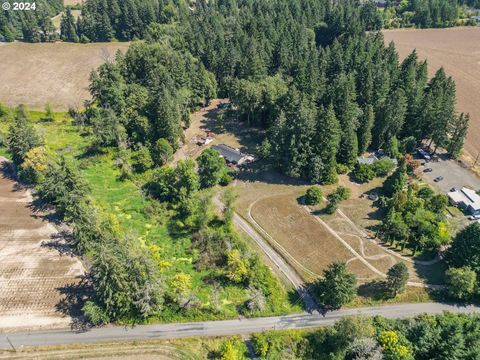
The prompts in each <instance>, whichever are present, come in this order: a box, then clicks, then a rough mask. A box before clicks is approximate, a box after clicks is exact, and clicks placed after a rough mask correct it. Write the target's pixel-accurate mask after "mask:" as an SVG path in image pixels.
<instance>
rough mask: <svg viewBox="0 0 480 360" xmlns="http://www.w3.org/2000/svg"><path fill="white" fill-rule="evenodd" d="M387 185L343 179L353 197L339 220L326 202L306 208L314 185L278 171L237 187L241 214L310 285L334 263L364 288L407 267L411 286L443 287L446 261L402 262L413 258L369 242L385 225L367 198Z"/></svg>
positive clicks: (246, 177) (243, 177) (244, 179)
mask: <svg viewBox="0 0 480 360" xmlns="http://www.w3.org/2000/svg"><path fill="white" fill-rule="evenodd" d="M252 170H253V169H252ZM252 173H253V174H252ZM383 181H384V179H381V178H377V179H375V180H373V181H372V182H370V183H368V184H362V185H359V184H355V183H352V182H350V181H349V179H348V176H345V175H342V176H340V182H339V183H340V184H341V185H344V186H347V187H349V188H350V189H351V191H352V194H351V197H350V199H349V200H347V201H344V202H342V203H341V205H340V211H341V213H340V212H337V213H335V214H333V215H327V214H325V212H324V211H323V208H324V207H325V205H326V204H325V203H323V204H321V205H319V206H316V207H314V208H311V209H309V208H307V207H305V206H302V204H301V197H302V196H303V195H304V194H305V191H306V189H307V188H308V187H309V186H308V185H305V184H302V183H301V182H299V181H290V182H289V181H288V179H287V178H285V177H284V176H282V175H280V174H278V173H277V172H275V171H271V170H265V171H261V170H260V169H257V171H254V170H253V171H251V172H248V171H247V174H243V173H240V174H239V176H238V179H237V181H236V183H235V184H234V186H235V188H236V189H237V192H238V194H239V199H238V202H237V210H238V212H239V213H240V215H241V216H243V217H244V218H245V219H247V220H248V221H249V222H250V223H251V224H252V225H253V226H255V228H256V229H257V230H258V231H259V232H260V233H261V235H262V236H264V238H265V239H266V240H267V241H268V242H269V243H270V245H271V246H273V247H274V248H275V249H276V250H277V251H278V252H279V253H280V254H282V256H283V257H284V258H285V259H286V260H287V261H288V263H289V264H290V265H291V266H292V267H293V268H294V269H295V270H296V271H297V272H298V273H299V274H300V275H301V276H302V277H303V278H304V280H305V281H312V280H314V279H315V278H317V277H318V276H321V274H322V272H323V270H324V269H325V268H326V267H327V266H328V265H329V264H330V263H332V262H333V261H344V262H346V263H347V266H348V268H349V269H350V270H351V271H352V272H354V273H355V274H356V275H357V278H358V280H359V282H360V283H364V282H368V281H371V280H374V279H379V278H381V277H382V274H386V273H387V271H388V269H389V268H390V267H391V266H392V265H394V264H396V263H398V262H404V263H405V264H406V265H407V267H408V268H409V272H410V281H412V282H415V283H429V284H442V283H443V273H444V271H445V269H444V264H443V263H442V262H438V263H435V264H432V265H421V264H414V263H413V261H412V260H411V258H410V257H408V256H407V257H405V258H402V255H410V254H406V253H405V254H402V253H401V252H399V251H398V249H389V248H384V247H382V246H380V245H379V244H378V243H377V242H376V241H374V240H369V239H367V238H366V236H365V233H366V232H367V233H372V232H371V230H370V229H371V228H372V226H374V225H376V224H378V223H379V218H380V214H377V209H376V207H374V206H373V202H372V201H371V200H369V199H368V197H366V196H362V194H364V193H368V192H377V191H379V188H380V187H381V185H382V183H383ZM335 188H336V186H335V185H330V186H324V187H322V189H323V191H324V194H325V196H326V195H327V194H329V193H330V192H333V191H334V189H335ZM299 200H300V201H299ZM390 250H391V251H390ZM406 259H408V260H406ZM422 294H424V292H423V293H422ZM408 299H410V300H412V299H411V298H410V297H408ZM412 301H415V300H414V299H413V300H412Z"/></svg>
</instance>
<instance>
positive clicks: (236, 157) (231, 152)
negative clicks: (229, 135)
mask: <svg viewBox="0 0 480 360" xmlns="http://www.w3.org/2000/svg"><path fill="white" fill-rule="evenodd" d="M212 148H213V149H214V150H217V151H218V152H219V153H220V155H222V156H223V157H224V159H225V160H226V161H227V162H229V163H233V164H236V163H238V162H239V161H240V160H241V159H243V158H244V157H245V155H244V154H242V153H241V152H240V151H238V150H235V149H234V148H231V147H230V146H227V145H224V144H220V145H213V146H212Z"/></svg>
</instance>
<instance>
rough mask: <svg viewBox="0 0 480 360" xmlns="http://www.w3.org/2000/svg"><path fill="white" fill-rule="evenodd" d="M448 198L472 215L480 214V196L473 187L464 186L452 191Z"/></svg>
mask: <svg viewBox="0 0 480 360" xmlns="http://www.w3.org/2000/svg"><path fill="white" fill-rule="evenodd" d="M448 200H449V201H450V203H451V204H452V205H455V206H458V207H459V208H461V209H463V210H465V211H467V212H468V213H469V214H470V215H480V196H479V195H478V194H477V193H476V192H475V191H473V190H472V189H468V188H466V187H463V188H462V189H461V190H454V191H450V192H449V193H448Z"/></svg>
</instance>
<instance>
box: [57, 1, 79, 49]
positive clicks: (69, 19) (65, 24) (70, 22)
mask: <svg viewBox="0 0 480 360" xmlns="http://www.w3.org/2000/svg"><path fill="white" fill-rule="evenodd" d="M60 36H61V38H62V40H63V41H71V42H78V41H79V38H78V35H77V29H76V24H75V18H74V17H73V15H72V8H71V7H70V6H68V7H67V9H66V10H65V13H64V14H63V15H62V20H61V22H60Z"/></svg>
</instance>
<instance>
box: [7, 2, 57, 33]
mask: <svg viewBox="0 0 480 360" xmlns="http://www.w3.org/2000/svg"><path fill="white" fill-rule="evenodd" d="M25 2H29V3H35V5H36V9H35V10H30V11H13V10H9V11H6V10H0V40H1V39H2V38H4V39H5V40H6V41H13V40H15V39H23V40H25V41H29V42H41V41H51V40H55V39H56V38H57V37H58V35H57V34H56V32H55V27H54V26H53V24H52V17H54V16H55V15H57V14H59V13H60V12H61V11H62V9H63V1H62V0H37V1H34V0H26V1H25ZM10 3H13V1H10Z"/></svg>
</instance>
